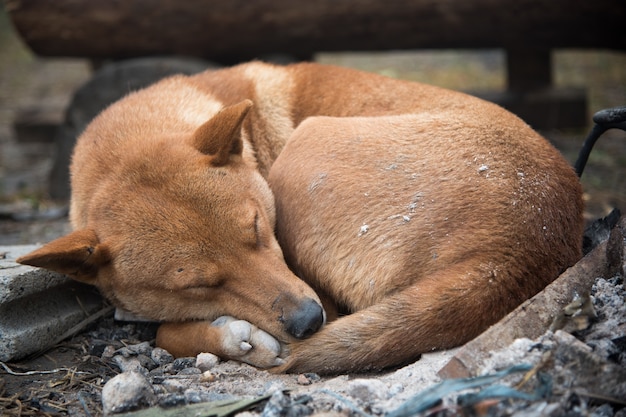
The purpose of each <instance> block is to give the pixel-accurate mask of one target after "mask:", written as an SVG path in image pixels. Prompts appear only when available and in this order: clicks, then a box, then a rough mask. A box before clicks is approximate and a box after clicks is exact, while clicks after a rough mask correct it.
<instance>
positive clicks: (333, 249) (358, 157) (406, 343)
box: [19, 63, 583, 373]
mask: <svg viewBox="0 0 626 417" xmlns="http://www.w3.org/2000/svg"><path fill="white" fill-rule="evenodd" d="M71 169H72V206H71V221H72V225H73V227H74V229H75V230H76V231H75V232H73V233H72V234H70V235H68V236H66V237H63V238H60V239H58V240H56V241H53V242H51V243H49V244H48V245H45V246H44V247H42V248H41V249H38V250H37V251H35V252H33V253H31V254H29V255H27V256H25V257H23V258H21V259H20V260H19V261H20V262H22V263H26V264H30V265H35V266H41V267H44V268H49V269H53V270H58V271H61V272H63V273H66V274H69V275H70V276H73V277H74V278H76V279H79V280H81V281H85V282H89V283H92V284H94V285H96V286H98V287H99V288H100V289H101V291H102V292H103V294H104V295H105V296H107V297H109V298H110V299H111V300H113V301H114V302H115V303H116V304H117V305H119V306H120V307H123V308H125V309H127V310H130V311H132V312H134V313H136V314H139V315H142V316H145V317H149V318H152V319H155V320H162V321H164V322H165V323H164V324H163V325H162V326H161V329H160V331H159V336H158V340H157V343H158V344H160V345H162V346H164V347H166V348H167V349H169V350H171V351H172V353H174V354H176V355H179V356H183V355H185V356H186V355H195V354H197V353H199V352H201V351H208V352H213V353H216V354H219V355H222V356H224V357H232V358H236V359H242V358H243V359H242V360H247V361H249V362H251V363H254V364H256V365H258V366H274V365H280V366H279V367H278V368H275V369H276V370H279V371H292V372H303V371H312V372H319V373H329V372H340V371H362V370H367V369H382V368H385V367H388V366H394V365H399V364H402V363H405V362H408V361H411V360H414V359H416V358H417V357H419V354H420V353H423V352H427V351H430V350H434V349H442V348H448V347H452V346H456V345H459V344H462V343H464V342H466V341H468V340H469V339H471V338H473V337H474V336H476V335H477V334H479V333H480V332H481V331H483V330H484V329H485V328H486V327H487V326H489V325H490V324H493V323H494V322H496V321H497V320H498V319H500V318H501V317H502V316H503V315H505V314H506V313H507V312H509V311H510V310H512V309H513V308H515V307H516V306H517V305H518V304H520V303H521V302H522V301H524V300H525V299H527V298H529V297H531V296H532V295H533V294H535V293H536V292H538V291H540V290H541V289H542V288H543V287H544V286H545V285H547V284H548V283H549V282H551V281H552V280H553V279H554V278H556V277H557V276H558V274H559V273H560V272H562V271H563V270H564V269H565V268H567V267H569V266H570V265H572V264H573V263H575V262H576V261H577V260H578V259H579V257H580V255H581V252H580V251H581V249H580V245H581V241H582V227H583V220H582V209H583V204H582V197H581V194H582V193H581V187H580V184H579V182H578V179H577V177H576V175H575V174H574V172H573V170H572V169H571V168H570V167H569V166H568V164H567V163H566V162H565V160H564V159H563V158H562V157H561V155H560V154H559V153H558V151H556V150H555V149H554V148H553V147H552V146H551V145H550V144H549V143H548V142H547V141H545V140H544V139H543V138H541V137H540V136H539V135H538V134H537V133H535V132H534V131H533V130H532V129H531V128H530V127H528V126H527V125H526V124H525V123H523V122H522V121H521V120H520V119H518V118H517V117H515V116H514V115H512V114H511V113H509V112H507V111H505V110H503V109H501V108H500V107H498V106H496V105H493V104H490V103H487V102H484V101H481V100H479V99H476V98H473V97H470V96H467V95H464V94H461V93H457V92H452V91H448V90H444V89H440V88H437V87H431V86H427V85H422V84H417V83H410V82H405V81H399V80H392V79H388V78H385V77H381V76H378V75H374V74H368V73H363V72H358V71H354V70H349V69H343V68H338V67H332V66H322V65H317V64H297V65H291V66H287V67H278V66H271V65H267V64H262V63H250V64H244V65H240V66H237V67H233V68H229V69H224V70H220V71H214V72H206V73H202V74H199V75H196V76H191V77H184V76H177V77H173V78H170V79H167V80H164V81H162V82H160V83H158V84H156V85H154V86H152V87H149V88H147V89H145V90H142V91H139V92H136V93H133V94H130V95H129V96H128V97H126V98H124V99H122V100H121V101H119V102H118V103H116V104H114V105H112V106H111V107H110V108H109V109H107V110H105V111H104V112H103V113H102V114H101V115H100V116H98V117H97V118H96V119H95V120H94V121H93V122H92V123H91V124H90V126H89V127H88V129H87V130H86V131H85V133H84V134H83V135H82V136H81V137H80V138H79V141H78V143H77V146H76V149H75V153H74V157H73V162H72V167H71ZM268 184H269V186H268ZM270 187H271V191H270ZM274 230H275V231H276V237H275V235H274ZM279 243H280V246H279ZM292 271H294V272H295V273H296V275H297V276H296V275H294V272H292ZM298 277H300V278H301V279H300V278H298ZM321 303H323V304H324V307H325V310H326V313H327V316H328V320H329V323H328V324H326V325H324V326H323V327H322V328H321V329H320V330H318V327H319V324H321V320H322V317H321V309H319V304H321ZM337 312H339V314H341V315H343V314H346V315H345V316H342V317H340V318H336V319H335V317H336V316H337ZM223 315H229V316H233V317H236V318H238V319H242V320H246V321H248V322H250V323H252V324H253V325H255V326H257V327H258V328H260V329H262V330H264V331H266V332H268V333H270V334H271V335H272V336H274V337H275V338H276V339H278V340H279V341H280V342H281V343H282V345H283V348H284V352H283V353H284V354H286V358H285V361H283V360H280V359H276V358H274V357H271V356H272V354H270V355H269V356H270V357H269V358H268V357H267V356H263V355H261V356H260V357H258V358H246V357H242V355H239V354H234V353H232V350H229V349H227V348H225V346H226V344H225V342H224V341H223V339H224V338H225V333H224V331H223V327H219V326H216V325H211V324H210V322H211V321H212V320H214V319H216V318H217V317H219V316H223ZM331 319H335V320H331ZM304 321H306V323H304V324H303V322H304ZM311 333H313V334H312V335H311ZM298 339H299V340H298ZM254 350H255V349H254V348H253V351H254ZM257 350H259V351H261V350H262V348H261V347H259V349H257Z"/></svg>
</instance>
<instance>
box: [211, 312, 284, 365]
mask: <svg viewBox="0 0 626 417" xmlns="http://www.w3.org/2000/svg"><path fill="white" fill-rule="evenodd" d="M211 326H214V327H217V328H219V329H220V331H221V334H222V337H221V345H222V351H223V352H224V354H225V355H226V356H227V357H228V359H234V360H238V361H241V362H245V363H249V364H250V365H254V366H256V367H259V368H271V367H274V366H279V365H282V364H283V363H284V360H283V359H282V358H280V357H279V356H280V353H281V346H280V343H279V342H278V341H277V340H276V339H274V337H273V336H272V335H270V334H269V333H267V332H264V331H263V330H261V329H259V328H258V327H256V326H254V325H252V324H250V323H249V322H247V321H245V320H237V319H236V318H234V317H230V316H222V317H219V318H218V319H216V320H215V321H214V322H213V323H211Z"/></svg>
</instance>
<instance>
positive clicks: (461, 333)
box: [275, 259, 538, 374]
mask: <svg viewBox="0 0 626 417" xmlns="http://www.w3.org/2000/svg"><path fill="white" fill-rule="evenodd" d="M487 265H489V260H486V259H475V260H470V261H465V262H461V263H459V264H457V265H456V266H453V267H451V268H450V269H448V270H446V271H441V272H439V273H436V274H434V275H431V276H429V277H425V278H424V279H422V280H420V281H419V282H417V283H415V284H413V285H412V286H410V287H408V288H406V289H404V290H402V291H400V292H398V293H396V294H394V295H390V296H389V297H387V298H385V299H383V300H382V301H381V302H379V303H377V304H374V305H372V306H371V307H368V308H365V309H363V310H360V311H357V312H355V313H353V314H351V315H348V316H345V317H342V318H340V319H338V320H336V321H334V322H332V323H330V324H328V325H327V326H326V327H324V328H323V329H322V330H321V331H319V332H318V333H316V334H314V335H313V336H311V337H310V338H309V339H306V340H303V341H299V342H295V343H293V344H291V345H289V346H288V348H287V349H288V350H289V351H290V354H289V356H288V357H287V359H286V363H285V365H283V366H281V367H279V368H276V369H275V371H278V372H317V373H322V374H324V373H337V372H350V371H355V370H358V371H363V370H368V369H369V370H380V369H384V368H386V367H390V366H397V365H401V364H406V363H410V362H412V361H414V360H417V359H418V358H419V355H420V354H421V353H426V352H430V351H433V350H438V349H445V348H451V347H454V346H458V345H459V344H462V343H464V342H466V341H468V340H470V339H471V338H473V337H475V336H477V335H478V334H480V332H482V331H483V330H484V329H485V328H487V327H488V326H489V325H490V324H492V323H494V322H496V321H497V320H498V319H499V318H500V317H502V316H504V315H505V314H506V312H508V311H510V310H511V309H513V308H514V307H515V306H516V305H517V304H519V303H520V302H521V301H522V299H521V298H520V297H526V296H530V295H531V294H529V291H530V290H529V289H527V290H526V291H525V292H524V293H520V292H517V293H516V290H515V288H514V287H515V286H517V285H519V284H520V283H516V282H515V281H514V278H513V277H512V276H511V275H512V274H509V273H508V271H504V270H500V272H499V273H498V274H497V275H494V274H493V273H491V271H490V270H489V268H488V267H486V266H487ZM492 265H493V264H492ZM537 290H538V288H537ZM518 291H519V290H518Z"/></svg>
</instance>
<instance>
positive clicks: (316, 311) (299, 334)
mask: <svg viewBox="0 0 626 417" xmlns="http://www.w3.org/2000/svg"><path fill="white" fill-rule="evenodd" d="M325 321H326V318H325V313H324V309H323V308H322V306H320V305H319V304H318V303H317V302H316V301H315V300H312V299H310V298H309V299H307V300H305V301H304V302H303V303H302V305H301V306H300V308H299V309H298V310H296V311H295V313H294V314H293V315H292V316H291V317H290V318H289V320H286V321H285V330H286V331H287V333H289V334H290V335H292V336H293V337H295V338H296V339H304V338H306V337H309V336H311V335H312V334H313V333H315V332H316V331H318V330H319V329H320V327H322V325H323V324H324V322H325Z"/></svg>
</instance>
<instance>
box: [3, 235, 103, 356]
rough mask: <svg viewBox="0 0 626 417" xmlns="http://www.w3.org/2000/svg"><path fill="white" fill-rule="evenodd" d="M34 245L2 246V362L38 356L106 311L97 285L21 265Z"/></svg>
mask: <svg viewBox="0 0 626 417" xmlns="http://www.w3.org/2000/svg"><path fill="white" fill-rule="evenodd" d="M36 247H37V246H35V245H24V246H0V361H11V360H16V359H20V358H23V357H25V356H27V355H30V354H32V353H35V352H37V351H39V350H41V349H43V348H45V347H48V346H49V344H50V343H51V342H52V341H54V340H55V339H57V338H58V337H59V336H60V335H62V334H63V333H65V332H66V331H67V330H69V329H70V328H72V327H73V326H75V325H76V324H77V323H79V322H80V321H82V320H83V319H85V318H86V317H87V316H88V315H90V314H92V313H93V312H95V311H97V310H99V309H100V308H102V297H101V296H100V295H99V293H98V291H97V290H96V289H95V287H92V286H89V285H85V284H81V283H79V282H76V281H73V280H71V279H69V278H67V277H66V276H64V275H62V274H57V273H55V272H50V271H46V270H43V269H39V268H33V267H29V266H24V265H19V264H17V263H15V259H16V258H18V257H19V256H21V255H24V254H26V253H28V252H30V251H31V250H33V249H35V248H36Z"/></svg>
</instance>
